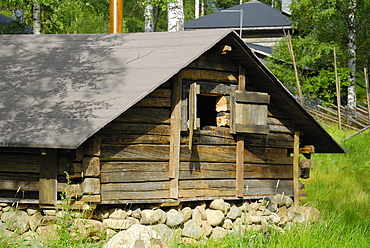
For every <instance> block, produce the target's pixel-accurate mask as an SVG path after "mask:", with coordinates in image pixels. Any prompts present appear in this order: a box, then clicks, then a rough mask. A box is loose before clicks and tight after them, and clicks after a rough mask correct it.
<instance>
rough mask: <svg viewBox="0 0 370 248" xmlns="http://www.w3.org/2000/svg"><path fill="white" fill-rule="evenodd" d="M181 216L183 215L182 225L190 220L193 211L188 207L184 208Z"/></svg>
mask: <svg viewBox="0 0 370 248" xmlns="http://www.w3.org/2000/svg"><path fill="white" fill-rule="evenodd" d="M181 212H182V215H184V223H185V222H187V221H188V220H190V218H191V216H192V213H193V210H192V209H191V208H189V207H185V208H183V209H182V210H181Z"/></svg>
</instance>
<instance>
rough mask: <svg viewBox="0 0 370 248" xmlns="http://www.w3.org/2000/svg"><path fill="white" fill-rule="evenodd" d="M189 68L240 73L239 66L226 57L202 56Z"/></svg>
mask: <svg viewBox="0 0 370 248" xmlns="http://www.w3.org/2000/svg"><path fill="white" fill-rule="evenodd" d="M188 67H189V68H198V69H207V70H217V71H231V72H238V66H237V65H236V64H234V63H233V62H232V61H231V60H230V59H229V58H227V57H225V56H204V55H203V56H201V57H199V58H198V59H197V60H195V61H194V62H192V63H191V64H190V65H188Z"/></svg>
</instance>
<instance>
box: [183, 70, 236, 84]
mask: <svg viewBox="0 0 370 248" xmlns="http://www.w3.org/2000/svg"><path fill="white" fill-rule="evenodd" d="M237 77H238V73H233V72H221V71H208V70H197V69H184V70H183V78H184V79H185V80H194V81H198V80H201V81H202V80H204V81H212V82H225V83H235V84H236V83H237V82H238V80H237Z"/></svg>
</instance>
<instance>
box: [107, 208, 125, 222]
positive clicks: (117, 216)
mask: <svg viewBox="0 0 370 248" xmlns="http://www.w3.org/2000/svg"><path fill="white" fill-rule="evenodd" d="M126 217H127V213H126V211H124V210H122V209H120V208H116V209H114V210H113V211H112V213H111V214H110V215H109V218H110V219H114V220H124V219H126Z"/></svg>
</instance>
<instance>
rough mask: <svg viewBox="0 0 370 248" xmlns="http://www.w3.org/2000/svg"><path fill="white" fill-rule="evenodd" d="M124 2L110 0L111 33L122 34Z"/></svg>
mask: <svg viewBox="0 0 370 248" xmlns="http://www.w3.org/2000/svg"><path fill="white" fill-rule="evenodd" d="M122 30H123V0H110V33H114V34H116V33H122Z"/></svg>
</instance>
